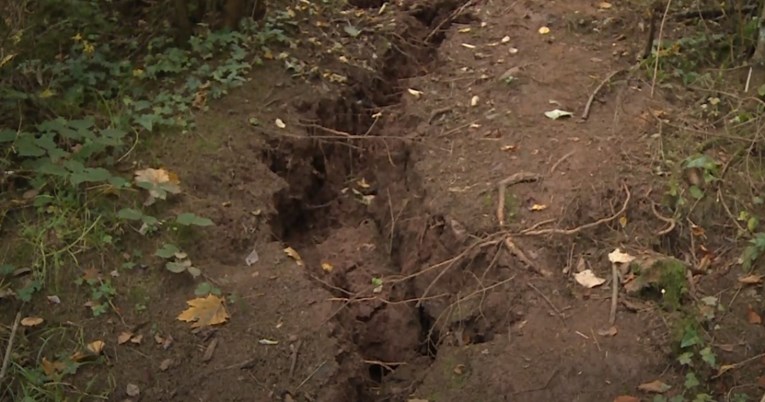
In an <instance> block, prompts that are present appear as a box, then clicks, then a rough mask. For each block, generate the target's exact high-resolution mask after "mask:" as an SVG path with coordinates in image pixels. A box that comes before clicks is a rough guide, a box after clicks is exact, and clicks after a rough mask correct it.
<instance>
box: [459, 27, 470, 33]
mask: <svg viewBox="0 0 765 402" xmlns="http://www.w3.org/2000/svg"><path fill="white" fill-rule="evenodd" d="M457 32H459V33H468V32H470V27H467V28H460V29H459V30H458V31H457Z"/></svg>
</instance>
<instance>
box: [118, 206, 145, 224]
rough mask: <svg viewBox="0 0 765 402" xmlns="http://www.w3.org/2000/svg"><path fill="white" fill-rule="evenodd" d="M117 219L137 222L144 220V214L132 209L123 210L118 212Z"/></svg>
mask: <svg viewBox="0 0 765 402" xmlns="http://www.w3.org/2000/svg"><path fill="white" fill-rule="evenodd" d="M117 217H118V218H120V219H126V220H130V221H137V220H139V219H141V218H143V212H141V211H139V210H137V209H132V208H122V209H120V210H119V211H118V212H117Z"/></svg>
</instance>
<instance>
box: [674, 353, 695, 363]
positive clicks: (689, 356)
mask: <svg viewBox="0 0 765 402" xmlns="http://www.w3.org/2000/svg"><path fill="white" fill-rule="evenodd" d="M677 362H678V363H680V364H682V365H683V366H691V365H693V352H685V353H683V354H681V355H680V356H678V358H677Z"/></svg>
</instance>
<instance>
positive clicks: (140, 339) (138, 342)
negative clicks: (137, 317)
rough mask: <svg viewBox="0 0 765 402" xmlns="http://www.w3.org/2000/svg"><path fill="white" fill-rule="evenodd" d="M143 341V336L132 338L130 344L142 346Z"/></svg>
mask: <svg viewBox="0 0 765 402" xmlns="http://www.w3.org/2000/svg"><path fill="white" fill-rule="evenodd" d="M141 341H143V335H140V334H139V335H136V336H133V337H131V338H130V343H134V344H136V345H140V344H141Z"/></svg>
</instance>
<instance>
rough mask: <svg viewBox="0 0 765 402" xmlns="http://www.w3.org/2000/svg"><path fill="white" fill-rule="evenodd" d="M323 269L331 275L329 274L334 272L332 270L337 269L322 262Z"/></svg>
mask: <svg viewBox="0 0 765 402" xmlns="http://www.w3.org/2000/svg"><path fill="white" fill-rule="evenodd" d="M321 269H323V270H324V272H327V273H329V272H332V270H333V269H335V267H333V266H332V264H330V263H328V262H322V263H321Z"/></svg>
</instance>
